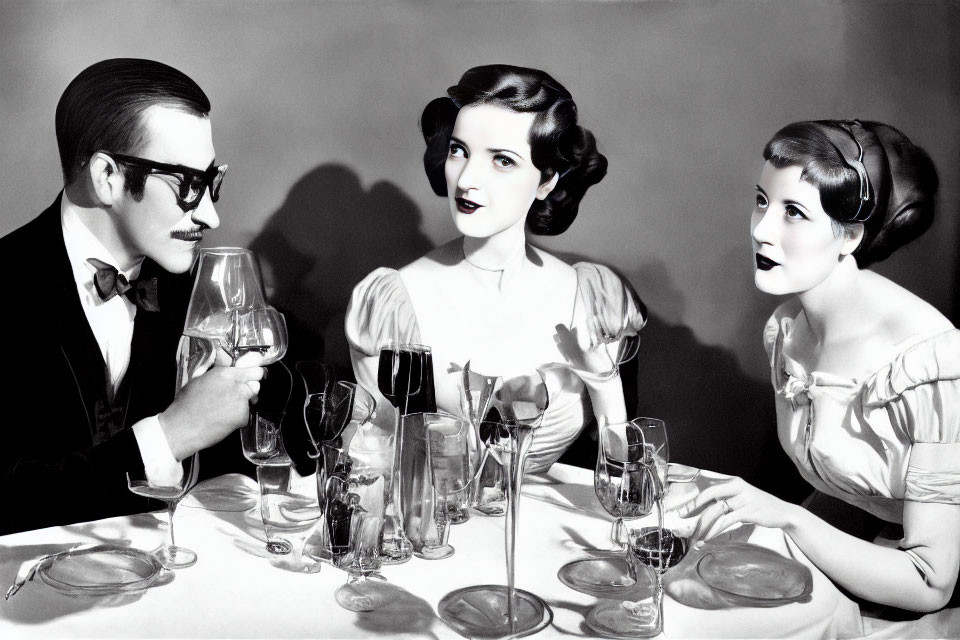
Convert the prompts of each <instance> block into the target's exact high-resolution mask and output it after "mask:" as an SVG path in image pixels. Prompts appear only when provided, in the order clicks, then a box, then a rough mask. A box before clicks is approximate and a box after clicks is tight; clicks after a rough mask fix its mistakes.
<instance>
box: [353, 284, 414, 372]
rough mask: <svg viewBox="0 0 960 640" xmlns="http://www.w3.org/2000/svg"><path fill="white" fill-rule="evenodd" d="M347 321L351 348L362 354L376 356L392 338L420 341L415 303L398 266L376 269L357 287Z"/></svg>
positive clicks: (394, 339)
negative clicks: (411, 299) (414, 309)
mask: <svg viewBox="0 0 960 640" xmlns="http://www.w3.org/2000/svg"><path fill="white" fill-rule="evenodd" d="M344 325H345V326H344V329H345V331H346V334H347V342H348V343H349V344H350V350H351V351H352V352H354V353H355V354H357V355H360V356H367V357H372V356H376V355H378V354H379V353H380V347H381V346H382V345H384V344H387V343H388V342H391V341H396V342H400V343H412V344H418V343H419V342H420V328H419V326H418V325H417V318H416V315H415V314H414V311H413V304H412V303H411V302H410V296H409V294H408V293H407V290H406V287H405V286H404V284H403V280H402V279H401V278H400V272H399V271H397V270H396V269H388V268H386V267H381V268H379V269H376V270H374V271H372V272H371V273H370V274H369V275H367V277H366V278H364V279H363V280H361V281H360V283H359V284H358V285H357V286H356V287H354V289H353V295H352V296H351V298H350V304H349V306H348V307H347V314H346V320H345V323H344Z"/></svg>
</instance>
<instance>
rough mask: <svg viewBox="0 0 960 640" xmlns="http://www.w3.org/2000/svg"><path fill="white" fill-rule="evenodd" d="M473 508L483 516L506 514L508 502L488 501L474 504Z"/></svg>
mask: <svg viewBox="0 0 960 640" xmlns="http://www.w3.org/2000/svg"><path fill="white" fill-rule="evenodd" d="M473 510H474V511H476V512H477V513H479V514H480V515H483V516H492V517H497V516H505V515H506V514H507V503H506V501H502V502H488V503H487V504H475V505H473Z"/></svg>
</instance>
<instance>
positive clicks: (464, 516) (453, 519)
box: [447, 507, 470, 524]
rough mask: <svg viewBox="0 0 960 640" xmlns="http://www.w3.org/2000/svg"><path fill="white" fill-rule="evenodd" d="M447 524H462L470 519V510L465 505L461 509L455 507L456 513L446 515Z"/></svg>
mask: <svg viewBox="0 0 960 640" xmlns="http://www.w3.org/2000/svg"><path fill="white" fill-rule="evenodd" d="M448 518H449V519H448V520H447V523H448V524H463V523H464V522H467V521H468V520H470V510H469V509H467V508H466V507H464V508H462V509H457V511H456V513H451V514H449V515H448Z"/></svg>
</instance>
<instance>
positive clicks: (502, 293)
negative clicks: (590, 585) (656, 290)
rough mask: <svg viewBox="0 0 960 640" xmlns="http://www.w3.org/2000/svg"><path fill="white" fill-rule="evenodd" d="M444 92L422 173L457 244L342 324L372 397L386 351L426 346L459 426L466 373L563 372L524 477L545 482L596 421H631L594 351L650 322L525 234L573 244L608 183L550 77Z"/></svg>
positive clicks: (482, 70)
mask: <svg viewBox="0 0 960 640" xmlns="http://www.w3.org/2000/svg"><path fill="white" fill-rule="evenodd" d="M447 93H448V95H447V96H445V97H442V98H437V99H435V100H433V101H431V102H430V103H429V104H428V105H427V106H426V108H425V109H424V111H423V115H422V117H421V129H422V131H423V137H424V139H425V141H426V143H427V149H426V151H425V153H424V167H425V169H426V172H427V177H428V179H429V181H430V185H431V186H432V187H433V190H434V191H435V192H436V193H437V195H439V196H445V197H446V198H447V202H448V203H449V207H450V213H451V215H452V216H453V221H454V224H455V225H456V227H457V229H458V230H459V231H460V233H461V234H462V235H461V236H460V237H458V238H456V239H454V240H452V241H451V242H448V243H446V244H444V245H443V246H440V247H438V248H436V249H434V250H433V251H431V252H430V253H428V254H427V255H425V256H423V257H422V258H420V259H419V260H416V261H414V262H413V263H411V264H409V265H407V266H405V267H403V268H402V269H400V270H399V271H397V270H393V269H386V268H381V269H377V270H376V271H374V272H373V273H371V274H370V275H369V276H367V277H366V278H365V279H364V280H363V281H362V282H361V283H360V284H359V285H357V287H356V289H355V290H354V292H353V299H352V301H351V305H350V308H349V310H348V312H347V319H346V332H347V338H348V340H349V342H350V347H351V356H352V359H353V365H354V371H355V373H356V376H357V380H358V382H360V383H361V384H362V385H364V386H365V387H367V388H368V389H373V390H375V389H376V388H377V384H376V380H377V355H378V352H379V349H380V347H381V346H382V345H384V344H386V343H388V342H390V341H391V340H394V339H397V338H399V339H400V341H401V342H408V343H420V344H425V345H429V346H430V347H431V349H432V352H433V360H434V370H435V375H436V399H437V404H438V407H439V408H440V409H441V410H446V411H449V412H453V413H460V412H461V408H460V398H459V390H458V386H459V383H460V379H461V377H460V376H461V374H460V370H461V369H462V368H463V367H464V365H465V364H466V363H467V362H470V366H471V369H472V370H473V371H478V372H482V373H485V374H489V375H494V374H495V375H502V376H504V377H512V376H517V375H526V374H530V373H532V372H533V371H534V370H535V369H536V368H540V367H543V366H544V365H549V364H551V363H563V366H554V367H552V368H551V374H550V375H551V388H552V390H553V393H552V395H551V398H550V406H549V408H548V410H547V413H546V415H545V416H544V419H543V422H542V425H541V428H540V430H539V434H538V436H537V439H536V441H535V443H534V445H533V450H532V452H531V455H530V458H529V463H528V465H527V470H528V471H542V470H545V469H547V468H548V467H549V466H550V465H551V464H553V462H555V461H556V460H557V458H559V456H560V455H561V454H562V453H563V452H564V450H565V449H566V448H567V447H569V445H570V444H571V443H572V442H573V440H574V439H575V438H576V437H577V435H578V434H579V433H580V431H581V430H582V429H583V427H584V425H585V424H586V423H587V422H589V421H590V419H591V418H592V417H593V416H594V415H595V416H596V417H597V418H599V419H602V420H617V421H622V420H625V419H626V417H627V415H626V414H627V411H626V408H625V403H624V400H623V389H622V386H621V384H620V380H619V378H618V377H617V376H616V374H615V372H614V373H610V372H609V371H610V364H609V361H608V362H607V363H606V365H604V364H603V363H602V360H603V359H602V358H600V359H599V360H598V358H597V357H596V356H597V353H596V349H595V348H591V347H595V346H596V341H597V335H598V334H597V330H596V329H597V327H599V326H601V325H602V326H603V327H604V331H605V332H608V337H609V335H613V334H616V333H618V332H620V331H622V332H623V333H625V334H628V335H633V336H635V335H636V333H637V332H638V331H639V330H640V328H641V327H642V326H643V324H644V322H645V320H646V318H645V316H646V311H645V309H644V308H643V305H642V303H641V302H640V300H639V298H637V296H636V294H635V293H634V292H633V290H632V289H631V287H630V286H629V284H628V283H626V282H625V281H623V280H621V278H619V277H618V276H617V275H615V274H614V272H613V271H611V270H610V269H608V268H607V267H603V266H600V265H596V264H590V263H578V264H576V265H572V266H571V265H568V264H566V263H564V262H563V261H561V260H559V259H558V258H556V257H554V256H552V255H550V254H549V253H547V252H546V251H543V250H542V249H540V248H538V247H535V246H534V245H532V244H531V243H530V242H528V240H527V231H528V230H529V232H530V233H532V234H537V235H557V234H559V233H562V232H563V231H565V230H566V229H567V228H568V227H569V226H570V225H571V224H572V223H573V221H574V219H575V218H576V216H577V212H578V210H579V206H580V201H581V199H582V198H583V195H584V193H586V191H587V189H589V188H590V187H591V186H592V185H594V184H596V183H597V182H599V181H600V180H601V179H602V178H603V176H604V175H605V173H606V169H607V160H606V158H605V157H604V156H603V155H602V154H600V152H599V151H597V145H596V141H595V140H594V137H593V134H591V133H590V132H589V131H588V130H586V129H584V128H583V127H581V126H579V125H578V124H577V106H576V104H575V103H574V101H573V98H572V97H571V96H570V93H569V92H568V91H567V90H566V89H565V88H564V87H563V86H562V85H561V84H560V83H559V82H557V81H556V80H554V79H553V78H552V77H550V76H549V75H547V74H546V73H544V72H542V71H538V70H536V69H527V68H522V67H514V66H508V65H489V66H482V67H476V68H473V69H470V70H469V71H467V72H466V73H465V74H464V75H463V77H462V78H461V79H460V81H459V82H458V83H457V84H456V85H455V86H453V87H451V88H450V89H449V90H448V92H447ZM591 329H592V330H591ZM591 337H593V342H591ZM615 346H616V345H614V347H615ZM605 371H606V372H608V374H607V375H603V373H602V372H605ZM587 393H589V395H590V399H591V402H584V400H585V398H586V396H587ZM379 402H380V403H384V404H385V403H386V400H385V399H383V398H380V399H379ZM591 407H592V411H591ZM380 413H382V415H383V416H388V415H390V412H387V411H384V412H380Z"/></svg>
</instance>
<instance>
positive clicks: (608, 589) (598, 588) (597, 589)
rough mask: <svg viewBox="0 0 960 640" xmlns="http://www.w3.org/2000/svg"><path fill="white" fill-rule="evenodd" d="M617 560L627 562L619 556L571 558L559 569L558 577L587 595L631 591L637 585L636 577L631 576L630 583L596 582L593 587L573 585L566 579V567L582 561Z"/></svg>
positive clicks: (570, 586)
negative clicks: (606, 583) (605, 583)
mask: <svg viewBox="0 0 960 640" xmlns="http://www.w3.org/2000/svg"><path fill="white" fill-rule="evenodd" d="M617 560H621V561H622V562H623V563H624V564H627V560H626V558H617V557H610V558H591V557H587V558H576V559H574V560H571V561H570V562H567V563H564V565H563V566H562V567H560V568H559V569H558V570H557V579H558V580H559V581H560V582H562V583H563V584H564V585H566V586H567V587H568V588H570V589H573V590H574V591H576V592H578V593H585V594H586V595H595V594H598V593H599V594H603V595H610V594H613V593H619V592H621V591H629V590H630V589H633V588H634V587H635V586H636V585H637V581H636V580H635V579H633V578H631V580H632V582H631V583H630V584H623V585H601V584H594V585H593V586H592V587H583V586H579V585H578V586H575V585H573V584H570V582H568V581H567V580H565V579H564V569H566V568H567V567H569V566H573V565H577V564H581V563H584V562H611V561H617ZM584 588H587V589H590V591H585V590H584Z"/></svg>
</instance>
